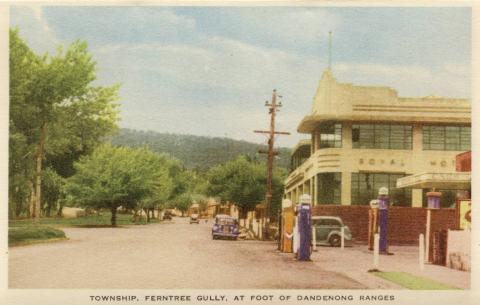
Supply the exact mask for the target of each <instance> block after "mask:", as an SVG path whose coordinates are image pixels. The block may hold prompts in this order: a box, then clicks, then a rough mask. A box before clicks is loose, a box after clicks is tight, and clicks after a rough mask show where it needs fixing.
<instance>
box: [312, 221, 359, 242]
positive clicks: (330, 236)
mask: <svg viewBox="0 0 480 305" xmlns="http://www.w3.org/2000/svg"><path fill="white" fill-rule="evenodd" d="M312 226H313V227H314V228H315V235H316V244H317V245H321V246H332V247H339V246H340V245H341V242H342V241H341V228H342V227H344V233H345V240H344V241H345V245H346V246H348V245H351V242H352V232H350V228H349V227H348V226H346V225H344V224H343V221H342V219H341V218H340V217H334V216H313V217H312Z"/></svg>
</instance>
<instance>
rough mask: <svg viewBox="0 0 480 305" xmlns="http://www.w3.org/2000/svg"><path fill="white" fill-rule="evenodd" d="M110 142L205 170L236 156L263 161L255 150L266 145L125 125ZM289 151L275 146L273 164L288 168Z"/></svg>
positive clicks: (263, 158)
mask: <svg viewBox="0 0 480 305" xmlns="http://www.w3.org/2000/svg"><path fill="white" fill-rule="evenodd" d="M111 142H112V144H114V145H124V146H130V147H138V146H148V147H149V148H150V149H152V150H153V151H156V152H161V153H167V154H169V155H171V156H172V157H174V158H177V159H179V160H181V161H182V162H183V163H184V164H185V166H186V167H187V168H189V169H196V170H200V171H206V170H208V169H209V168H211V167H214V166H216V165H219V164H222V163H225V162H227V161H230V160H233V159H235V158H236V157H238V156H240V155H245V156H248V157H249V158H250V159H252V160H256V161H259V162H263V161H265V160H266V158H265V155H263V154H259V153H258V150H259V149H264V150H265V149H266V148H267V147H266V145H259V144H255V143H251V142H247V141H238V140H233V139H229V138H218V137H204V136H194V135H180V134H170V133H159V132H154V131H141V130H132V129H125V128H122V129H121V130H120V132H119V133H118V134H117V135H115V136H114V137H113V138H112V139H111ZM290 151H291V149H290V148H279V155H278V156H277V158H276V159H275V165H276V166H279V167H284V168H288V167H289V164H290Z"/></svg>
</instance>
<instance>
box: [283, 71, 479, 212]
mask: <svg viewBox="0 0 480 305" xmlns="http://www.w3.org/2000/svg"><path fill="white" fill-rule="evenodd" d="M297 131H298V132H299V133H305V134H310V135H311V138H310V139H309V140H302V141H300V142H299V143H298V144H297V146H296V147H295V148H294V150H293V152H292V157H291V172H290V174H289V176H288V177H287V179H286V181H285V194H284V197H285V198H288V199H290V200H292V201H293V202H294V203H297V202H298V199H299V197H300V195H301V194H303V193H308V194H310V195H311V196H312V204H313V205H324V204H341V205H368V203H369V202H370V200H371V199H373V198H376V197H377V194H378V189H379V188H380V187H382V186H386V187H388V188H389V190H390V198H391V202H392V203H393V204H394V205H396V206H412V207H421V206H425V204H426V199H425V190H422V189H411V188H410V189H409V188H397V187H396V181H397V179H399V178H402V177H404V176H410V175H414V174H419V173H448V172H454V171H455V156H456V155H458V154H459V153H461V152H464V151H468V150H470V145H471V144H470V142H471V105H470V101H469V100H466V99H459V98H458V99H457V98H442V97H437V96H427V97H418V98H411V97H399V96H398V93H397V91H395V90H394V89H392V88H389V87H377V86H361V85H353V84H347V83H340V82H338V81H337V80H336V79H335V78H334V76H333V74H332V72H331V70H329V69H327V70H326V71H325V72H324V73H323V75H322V78H321V80H320V83H319V86H318V89H317V92H316V94H315V97H314V100H313V107H312V110H311V113H310V114H309V115H307V116H305V117H304V118H303V120H302V121H301V122H300V124H299V126H298V128H297ZM441 191H442V193H443V197H442V206H445V207H446V206H450V205H451V204H453V203H454V201H455V196H456V191H457V190H441Z"/></svg>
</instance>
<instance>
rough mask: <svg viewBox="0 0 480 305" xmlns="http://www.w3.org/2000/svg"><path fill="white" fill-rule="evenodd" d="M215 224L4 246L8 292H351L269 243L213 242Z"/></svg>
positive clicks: (334, 276)
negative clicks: (39, 289) (95, 290)
mask: <svg viewBox="0 0 480 305" xmlns="http://www.w3.org/2000/svg"><path fill="white" fill-rule="evenodd" d="M211 225H212V220H209V223H208V224H206V223H205V222H204V221H202V222H201V223H200V224H189V223H188V219H187V218H179V217H176V218H174V220H173V221H171V222H168V223H167V222H165V223H161V224H151V225H146V226H144V225H139V226H128V227H123V228H65V229H64V231H65V233H66V234H67V236H68V237H69V238H70V239H69V240H68V241H61V242H53V243H44V244H35V245H29V246H21V247H12V248H10V249H9V287H10V288H66V289H68V288H104V289H107V288H111V289H115V288H135V289H162V288H163V289H176V288H191V289H199V288H203V289H236V288H238V289H240V288H241V289H255V288H263V289H265V288H270V289H284V288H289V289H309V288H315V289H329V288H332V289H342V288H348V289H355V288H365V286H363V285H362V284H360V283H358V282H355V281H354V280H352V279H350V278H348V277H346V276H344V275H342V274H339V273H335V272H331V271H325V270H323V269H321V267H319V265H318V264H314V263H312V262H297V261H295V260H294V259H293V257H292V255H291V254H283V253H279V252H277V251H276V244H274V243H273V242H261V241H231V240H212V237H211V233H210V232H211Z"/></svg>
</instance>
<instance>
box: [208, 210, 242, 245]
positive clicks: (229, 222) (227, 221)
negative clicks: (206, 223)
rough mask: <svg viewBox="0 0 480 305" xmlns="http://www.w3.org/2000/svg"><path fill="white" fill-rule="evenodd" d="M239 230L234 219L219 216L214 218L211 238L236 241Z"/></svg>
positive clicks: (227, 216) (222, 215)
mask: <svg viewBox="0 0 480 305" xmlns="http://www.w3.org/2000/svg"><path fill="white" fill-rule="evenodd" d="M238 234H240V230H239V227H238V221H237V219H236V218H234V217H231V216H229V215H224V214H219V215H217V216H216V217H215V223H214V224H213V227H212V238H213V239H218V238H228V239H235V240H236V239H237V237H238Z"/></svg>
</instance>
